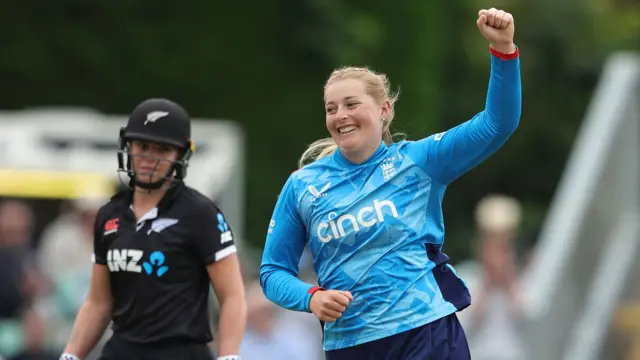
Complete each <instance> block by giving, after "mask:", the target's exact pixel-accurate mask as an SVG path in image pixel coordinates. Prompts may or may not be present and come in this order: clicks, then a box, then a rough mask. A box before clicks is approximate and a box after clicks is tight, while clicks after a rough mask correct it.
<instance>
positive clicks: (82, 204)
mask: <svg viewBox="0 0 640 360" xmlns="http://www.w3.org/2000/svg"><path fill="white" fill-rule="evenodd" d="M103 194H105V191H104V189H101V188H98V187H89V188H85V189H82V191H81V193H80V194H79V197H78V198H76V199H74V200H73V201H72V202H71V203H69V204H66V206H65V207H64V208H63V210H62V212H61V214H60V215H59V216H58V218H56V219H55V220H54V221H53V222H51V223H50V224H49V225H48V226H47V227H46V228H45V229H44V231H43V234H42V236H41V242H40V250H39V254H38V260H39V263H40V267H41V269H42V270H43V273H44V274H46V277H47V280H48V281H49V283H50V284H51V286H52V291H51V292H50V293H49V294H48V296H47V297H44V298H42V299H40V300H41V301H40V302H39V304H38V305H39V308H40V311H41V313H42V315H43V316H44V318H45V320H46V325H47V330H48V331H47V332H48V333H49V334H50V335H51V336H50V338H49V341H50V346H52V347H54V348H62V347H63V346H64V345H65V344H66V342H67V340H68V339H69V336H70V335H71V330H72V328H73V323H74V320H75V317H76V314H77V313H78V311H79V310H80V307H81V306H82V304H83V302H84V299H85V297H86V294H87V292H88V289H89V284H90V281H91V268H92V266H93V263H92V261H91V257H92V254H93V237H94V221H95V218H96V215H97V213H98V210H99V209H100V207H101V206H102V205H103V204H104V203H106V201H107V200H108V198H107V197H105V196H104V195H103ZM109 334H110V332H109V331H107V333H106V334H105V336H104V337H103V339H102V341H101V342H100V343H99V344H98V346H97V347H96V348H98V349H99V348H100V347H101V346H102V344H103V343H104V341H105V340H106V339H107V337H108V335H109ZM93 353H96V351H94V352H93ZM93 353H92V354H91V355H90V357H89V358H91V357H93V356H94V354H93Z"/></svg>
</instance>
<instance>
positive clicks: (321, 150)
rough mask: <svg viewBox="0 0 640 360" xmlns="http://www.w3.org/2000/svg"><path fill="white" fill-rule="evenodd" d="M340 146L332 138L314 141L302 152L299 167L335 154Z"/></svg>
mask: <svg viewBox="0 0 640 360" xmlns="http://www.w3.org/2000/svg"><path fill="white" fill-rule="evenodd" d="M337 148H338V146H337V145H336V143H335V141H333V139H332V138H324V139H320V140H316V141H314V142H313V143H312V144H311V145H309V147H308V148H307V150H305V151H304V153H302V156H300V160H298V167H300V168H301V167H303V166H305V165H307V164H309V163H312V162H314V161H316V160H319V159H322V158H323V157H325V156H327V155H331V154H333V153H334V152H335V151H336V149H337Z"/></svg>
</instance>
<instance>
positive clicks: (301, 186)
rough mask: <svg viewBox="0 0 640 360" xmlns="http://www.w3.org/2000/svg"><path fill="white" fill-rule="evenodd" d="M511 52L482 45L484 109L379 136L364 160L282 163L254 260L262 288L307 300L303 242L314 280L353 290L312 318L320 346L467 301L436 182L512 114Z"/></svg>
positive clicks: (516, 95)
mask: <svg viewBox="0 0 640 360" xmlns="http://www.w3.org/2000/svg"><path fill="white" fill-rule="evenodd" d="M520 113H521V86H520V63H519V59H518V58H515V59H508V60H503V59H501V58H499V57H497V56H496V55H492V56H491V77H490V81H489V90H488V94H487V101H486V107H485V109H484V111H482V112H481V113H479V114H477V115H476V116H474V117H473V118H472V119H471V120H469V121H467V122H465V123H463V124H461V125H459V126H456V127H454V128H452V129H450V130H448V131H446V132H444V133H440V134H436V135H432V136H430V137H427V138H425V139H422V140H419V141H401V142H397V143H394V144H392V145H390V146H387V145H385V144H384V143H381V144H380V147H379V148H378V149H377V151H376V152H375V153H374V154H373V155H372V156H371V157H370V158H369V159H368V160H367V161H366V162H364V163H362V164H353V163H351V162H350V161H349V160H348V159H346V158H345V157H344V156H343V155H342V154H341V153H340V151H336V152H335V153H334V154H332V155H329V156H327V157H325V158H322V159H319V160H317V161H315V162H313V163H311V164H309V165H307V166H305V167H303V168H302V169H300V170H298V171H296V172H294V173H293V174H292V175H291V176H290V177H289V179H288V180H287V182H286V184H285V185H284V188H283V189H282V192H281V193H280V196H279V198H278V201H277V204H276V206H275V210H274V213H273V218H272V219H271V223H270V225H269V229H268V234H267V240H266V245H265V249H264V253H263V258H262V265H261V268H260V282H261V284H262V287H263V289H264V292H265V295H266V296H267V298H269V299H270V300H271V301H273V302H275V303H276V304H278V305H280V306H282V307H284V308H287V309H291V310H297V311H309V300H310V298H311V295H310V294H309V290H310V289H311V288H312V285H310V284H306V283H304V282H302V281H301V280H300V279H298V278H297V275H298V264H299V261H300V257H301V255H302V252H303V250H304V247H305V245H306V246H308V247H309V249H310V251H311V253H312V255H313V263H314V269H315V271H316V274H317V275H318V285H320V286H321V287H323V288H326V289H332V290H347V291H350V292H351V293H352V294H353V301H352V302H351V303H350V304H349V306H348V307H347V309H346V311H345V312H344V313H343V315H342V317H340V318H339V319H338V320H337V321H336V322H333V323H325V324H324V346H323V347H324V349H325V350H327V351H328V350H335V349H341V348H345V347H350V346H354V345H358V344H362V343H366V342H369V341H373V340H377V339H380V338H383V337H387V336H391V335H394V334H397V333H400V332H403V331H407V330H411V329H414V328H417V327H420V326H422V325H425V324H427V323H430V322H432V321H434V320H437V319H440V318H442V317H445V316H447V315H450V314H452V313H454V312H456V311H459V310H462V309H464V308H465V307H467V306H469V304H470V303H471V297H470V295H469V291H468V289H467V287H466V284H465V283H464V281H463V280H461V279H460V278H459V277H458V276H457V275H456V273H455V271H454V269H453V267H451V266H450V265H449V264H448V260H449V258H448V257H447V256H446V255H445V254H444V253H442V251H441V249H442V245H443V241H444V221H443V216H442V198H443V196H444V192H445V189H446V187H447V185H448V184H449V183H450V182H451V181H453V180H454V179H456V178H457V177H459V176H460V175H462V174H464V173H465V172H467V171H469V170H470V169H472V168H473V167H475V166H476V165H478V164H480V163H481V162H482V161H483V160H485V159H486V158H487V157H488V156H490V155H491V154H492V153H494V152H495V151H496V150H497V149H498V148H499V147H500V146H501V145H502V144H504V143H505V141H506V140H507V139H508V138H509V136H510V135H511V134H512V133H513V132H514V131H515V129H516V128H517V126H518V123H519V119H520Z"/></svg>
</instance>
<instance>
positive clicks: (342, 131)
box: [338, 125, 356, 134]
mask: <svg viewBox="0 0 640 360" xmlns="http://www.w3.org/2000/svg"><path fill="white" fill-rule="evenodd" d="M355 129H356V126H355V125H347V126H343V127H341V128H338V132H339V133H340V134H347V133H350V132H352V131H354V130H355Z"/></svg>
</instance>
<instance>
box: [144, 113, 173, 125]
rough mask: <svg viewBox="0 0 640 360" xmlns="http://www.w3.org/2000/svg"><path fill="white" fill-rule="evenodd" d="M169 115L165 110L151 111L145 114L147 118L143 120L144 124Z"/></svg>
mask: <svg viewBox="0 0 640 360" xmlns="http://www.w3.org/2000/svg"><path fill="white" fill-rule="evenodd" d="M167 115H169V113H168V112H166V111H153V112H150V113H148V114H147V120H146V121H145V122H144V125H147V124H148V123H150V122H156V120H158V119H160V118H163V117H165V116H167Z"/></svg>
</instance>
